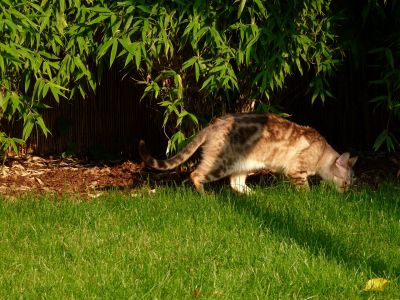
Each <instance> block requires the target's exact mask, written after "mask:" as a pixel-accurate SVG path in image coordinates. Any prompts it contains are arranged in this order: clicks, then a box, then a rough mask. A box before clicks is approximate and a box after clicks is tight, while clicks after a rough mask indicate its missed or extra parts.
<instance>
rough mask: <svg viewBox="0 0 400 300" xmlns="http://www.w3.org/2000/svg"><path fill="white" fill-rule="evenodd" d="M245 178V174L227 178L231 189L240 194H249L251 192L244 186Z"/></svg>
mask: <svg viewBox="0 0 400 300" xmlns="http://www.w3.org/2000/svg"><path fill="white" fill-rule="evenodd" d="M246 177H247V173H240V174H232V175H231V176H230V178H229V179H230V183H231V187H232V189H233V190H234V191H236V192H238V193H240V194H246V195H249V194H251V193H252V190H251V189H250V188H249V187H248V186H247V185H246Z"/></svg>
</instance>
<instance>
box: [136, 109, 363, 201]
mask: <svg viewBox="0 0 400 300" xmlns="http://www.w3.org/2000/svg"><path fill="white" fill-rule="evenodd" d="M200 146H202V149H203V153H202V159H201V161H200V163H199V165H198V166H197V168H196V170H194V171H193V172H192V174H191V179H192V181H193V183H194V185H195V187H196V189H197V191H199V192H202V191H203V185H204V184H205V183H207V182H211V181H215V180H218V179H220V178H223V177H226V176H229V177H230V185H231V187H232V188H233V189H234V190H235V191H237V192H239V193H249V192H250V189H249V187H248V186H247V185H246V177H247V175H248V174H249V173H250V172H253V171H256V170H260V169H268V170H270V171H272V172H280V173H283V174H285V175H286V176H287V177H288V178H289V179H290V181H291V182H293V184H295V185H296V186H297V187H304V188H308V181H307V177H308V176H310V175H315V174H317V175H319V176H320V177H322V179H323V180H326V181H330V182H333V183H334V184H335V186H336V188H337V190H338V191H339V192H345V191H347V190H348V188H349V186H350V185H351V184H352V182H353V177H354V173H353V169H352V168H353V166H354V164H355V163H356V161H357V157H352V158H350V154H349V153H347V152H346V153H343V154H342V155H339V154H338V153H337V152H336V151H335V150H334V149H333V148H332V147H331V146H330V145H329V144H328V143H327V141H326V140H325V138H324V137H323V136H322V135H321V134H319V133H318V132H317V131H316V130H315V129H313V128H311V127H306V126H301V125H298V124H296V123H293V122H291V121H289V120H286V119H284V118H281V117H279V116H277V115H275V114H271V113H267V114H256V113H243V114H232V115H226V116H224V117H221V118H217V119H215V121H214V122H212V123H211V124H210V125H209V126H208V127H206V128H204V129H203V130H202V131H200V132H199V134H198V135H197V136H196V137H195V138H194V139H193V141H192V142H191V143H190V144H188V145H187V146H186V147H185V148H184V149H183V150H182V151H181V152H179V153H178V154H176V155H175V156H173V157H171V158H169V159H167V160H157V159H154V158H153V157H152V156H151V155H150V154H149V153H148V152H147V150H146V147H145V143H144V141H142V140H141V141H140V144H139V153H140V156H141V157H142V159H143V160H144V161H145V163H146V164H147V165H148V166H150V167H152V168H154V169H158V170H171V169H174V168H176V167H177V166H179V165H180V164H182V163H183V162H185V161H186V160H187V159H188V158H189V157H191V156H192V155H193V154H194V153H195V152H196V150H197V149H198V148H199V147H200Z"/></svg>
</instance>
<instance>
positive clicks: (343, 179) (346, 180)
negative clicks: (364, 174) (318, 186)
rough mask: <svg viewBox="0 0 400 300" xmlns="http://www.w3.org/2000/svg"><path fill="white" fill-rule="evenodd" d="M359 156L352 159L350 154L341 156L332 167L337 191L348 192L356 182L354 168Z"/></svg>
mask: <svg viewBox="0 0 400 300" xmlns="http://www.w3.org/2000/svg"><path fill="white" fill-rule="evenodd" d="M357 159H358V156H354V157H350V154H349V153H348V152H346V153H343V154H342V155H340V156H339V157H338V158H337V159H336V160H335V162H334V164H333V165H332V167H331V171H332V173H333V174H332V175H333V178H332V179H333V182H334V183H335V185H336V189H337V190H338V191H339V192H340V193H343V192H347V190H348V189H349V187H350V186H351V185H352V184H353V182H354V171H353V166H354V165H355V163H356V162H357Z"/></svg>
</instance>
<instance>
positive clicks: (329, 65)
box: [0, 0, 338, 150]
mask: <svg viewBox="0 0 400 300" xmlns="http://www.w3.org/2000/svg"><path fill="white" fill-rule="evenodd" d="M331 24H332V22H331V13H330V1H327V0H319V1H302V2H299V1H294V0H293V1H289V2H285V3H283V2H280V1H262V0H254V1H236V2H234V3H233V4H232V5H226V2H225V1H222V0H218V1H212V2H209V1H203V0H196V1H192V2H186V1H179V0H175V1H133V0H128V1H106V0H102V1H90V0H86V1H83V0H75V1H65V0H61V1H60V0H32V1H31V0H29V1H28V0H15V1H9V0H4V1H1V2H0V30H1V32H2V40H1V42H0V72H1V83H0V85H1V93H0V107H1V113H2V119H5V120H8V121H11V120H22V121H23V124H24V130H23V133H22V138H23V139H24V140H26V139H27V138H28V137H29V136H30V134H31V132H32V129H33V128H34V127H35V126H37V127H39V128H40V129H41V131H42V132H43V133H44V134H48V133H49V130H48V129H47V127H46V125H45V123H44V122H43V119H42V117H41V114H40V112H41V110H42V109H44V108H47V107H48V104H46V103H48V99H49V98H53V99H54V100H55V101H57V102H58V101H60V99H61V98H67V99H69V98H71V97H74V96H76V95H78V94H80V95H81V96H82V97H85V95H86V94H87V92H88V91H93V90H95V89H96V86H97V84H98V82H99V81H100V80H101V78H102V75H103V72H106V71H107V69H108V68H110V67H111V66H112V65H114V64H117V65H118V67H119V68H121V69H123V70H125V72H126V73H134V74H135V77H136V78H138V77H139V79H138V81H139V82H140V83H143V84H145V85H146V87H145V94H144V96H146V98H149V97H154V98H156V99H157V101H158V102H159V105H160V106H162V107H163V108H164V109H165V121H164V126H165V127H166V132H167V131H168V128H169V127H168V126H171V125H173V124H174V126H173V127H174V129H173V130H172V131H173V132H174V133H175V134H174V135H173V136H172V137H171V141H176V142H181V141H183V140H184V139H185V136H184V135H183V132H182V131H181V130H182V128H183V127H185V126H187V125H189V127H191V125H190V124H193V125H197V124H198V118H197V117H196V116H197V114H198V113H199V111H201V110H202V109H204V107H207V108H209V109H212V110H214V109H215V108H219V109H221V108H220V107H224V106H225V104H227V103H228V104H229V102H231V101H232V99H235V98H237V97H238V96H244V97H242V98H243V99H251V98H257V99H260V100H261V101H265V99H268V97H269V96H270V94H271V92H273V91H274V90H276V89H280V88H282V87H283V85H284V82H285V78H286V77H287V76H289V75H290V74H292V73H294V72H299V73H301V74H303V72H304V70H307V72H308V71H310V72H311V73H312V74H315V75H316V76H317V77H318V78H324V77H325V76H326V75H329V73H330V72H331V71H332V69H333V67H334V66H335V64H336V63H337V58H338V51H337V49H336V48H335V45H334V44H335V43H334V42H335V36H334V34H333V30H332V26H331ZM320 82H325V81H324V80H322V81H321V80H320ZM315 86H316V87H317V88H316V89H313V90H312V95H313V100H314V99H315V98H316V97H317V96H319V97H320V98H321V99H322V100H323V99H324V97H325V95H326V94H327V93H326V92H321V86H320V85H315ZM322 90H324V89H323V88H322ZM192 95H196V96H192ZM263 99H264V100H263ZM190 111H191V113H190ZM170 131H171V130H170ZM6 138H7V137H6V136H5V135H2V138H1V140H0V142H1V143H2V144H4V143H5V141H6ZM174 148H175V145H174V143H172V144H171V145H170V147H169V150H173V149H174Z"/></svg>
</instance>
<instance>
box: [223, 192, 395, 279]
mask: <svg viewBox="0 0 400 300" xmlns="http://www.w3.org/2000/svg"><path fill="white" fill-rule="evenodd" d="M226 195H227V197H217V198H218V199H219V201H220V203H221V205H227V202H228V203H229V205H232V207H233V208H234V210H235V211H236V212H237V213H239V214H244V215H246V216H251V217H253V218H254V219H255V220H256V221H257V224H261V225H260V228H264V229H265V230H267V229H268V230H270V231H271V232H272V233H273V234H276V235H278V236H279V237H280V238H282V239H283V240H287V241H289V242H293V241H294V242H295V243H296V244H297V245H299V246H300V247H301V248H303V249H305V250H306V251H308V252H310V253H311V254H312V255H314V256H316V257H317V256H323V257H325V258H327V259H329V260H332V261H335V262H339V263H343V264H345V265H346V266H348V267H350V268H359V267H360V266H361V265H365V264H367V265H368V267H369V268H370V270H371V272H373V273H374V274H385V273H386V272H388V271H389V270H388V266H387V264H386V262H385V261H383V260H381V259H379V257H376V256H370V257H368V258H366V257H365V256H363V255H362V253H363V251H364V250H363V249H361V248H357V245H350V244H346V243H345V242H344V241H343V239H340V238H338V237H335V236H334V235H332V234H331V233H329V232H328V231H326V230H324V229H323V228H321V226H318V224H312V225H315V226H309V227H307V226H305V224H307V222H308V223H310V220H309V219H307V220H305V219H302V216H299V215H294V214H293V213H292V212H290V211H289V210H288V209H282V210H277V209H272V208H271V207H269V206H268V205H261V203H260V202H259V201H254V200H255V199H254V198H253V197H252V196H249V197H248V196H243V195H238V194H235V193H233V192H228V191H227V193H226ZM315 222H316V221H315ZM358 247H361V246H358Z"/></svg>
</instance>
